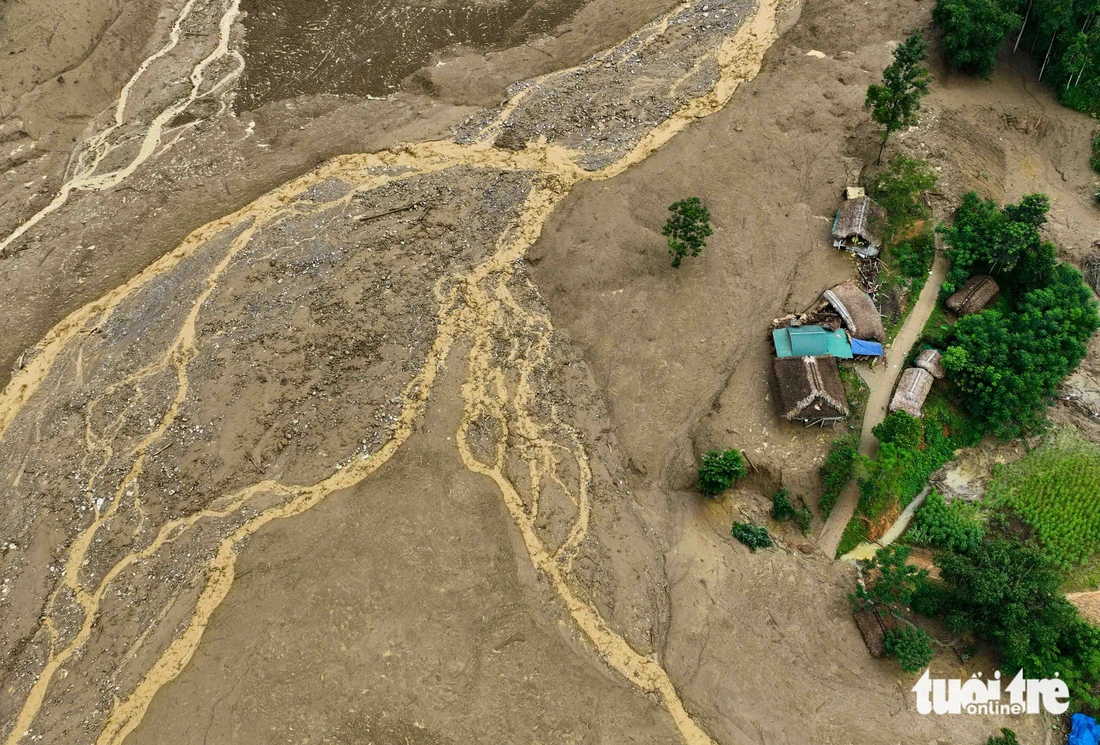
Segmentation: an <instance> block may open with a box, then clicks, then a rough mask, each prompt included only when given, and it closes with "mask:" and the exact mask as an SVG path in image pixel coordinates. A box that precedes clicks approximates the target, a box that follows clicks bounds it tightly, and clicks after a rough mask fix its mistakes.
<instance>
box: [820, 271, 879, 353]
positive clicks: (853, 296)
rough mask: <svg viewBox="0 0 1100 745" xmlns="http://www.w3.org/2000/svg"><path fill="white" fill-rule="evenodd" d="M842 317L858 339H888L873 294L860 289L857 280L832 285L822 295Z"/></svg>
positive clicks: (845, 324) (847, 327)
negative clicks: (872, 297)
mask: <svg viewBox="0 0 1100 745" xmlns="http://www.w3.org/2000/svg"><path fill="white" fill-rule="evenodd" d="M821 296H822V297H823V298H824V299H825V301H826V302H827V303H829V305H831V306H832V307H833V310H835V311H836V312H837V314H838V315H839V316H840V319H841V320H842V321H844V327H845V328H846V329H848V333H850V334H851V335H852V336H854V337H856V338H857V339H870V340H872V341H886V329H884V328H883V326H882V315H881V314H880V313H879V312H878V307H877V306H876V305H875V301H874V300H872V299H871V296H870V295H868V294H867V293H866V292H864V291H863V290H862V289H860V287H859V285H857V284H856V283H855V280H851V279H850V280H848V281H847V282H844V283H842V284H839V285H837V286H836V287H831V288H829V289H828V290H825V292H823V293H822V295H821Z"/></svg>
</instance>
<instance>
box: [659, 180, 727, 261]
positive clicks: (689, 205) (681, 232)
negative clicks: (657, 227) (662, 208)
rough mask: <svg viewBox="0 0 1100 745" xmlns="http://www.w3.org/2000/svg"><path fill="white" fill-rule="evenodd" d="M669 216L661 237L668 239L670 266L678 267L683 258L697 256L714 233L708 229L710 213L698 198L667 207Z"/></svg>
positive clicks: (683, 200) (682, 200)
mask: <svg viewBox="0 0 1100 745" xmlns="http://www.w3.org/2000/svg"><path fill="white" fill-rule="evenodd" d="M668 211H669V212H671V213H672V214H671V215H670V216H669V218H668V221H667V222H666V223H665V227H664V228H663V229H662V230H661V235H663V236H665V237H666V238H668V253H669V255H671V256H672V266H674V267H678V266H680V262H681V261H683V259H684V257H685V256H688V255H689V254H690V255H691V256H698V255H699V254H700V253H701V252H702V250H703V249H704V248H706V246H707V238H708V237H709V236H711V235H712V234H713V233H714V231H713V230H712V229H711V227H710V211H709V210H708V209H707V208H706V207H705V206H703V203H702V202H701V201H700V200H699V197H688V198H687V199H681V200H680V201H679V202H675V203H673V204H671V205H669V208H668Z"/></svg>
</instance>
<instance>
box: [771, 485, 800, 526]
mask: <svg viewBox="0 0 1100 745" xmlns="http://www.w3.org/2000/svg"><path fill="white" fill-rule="evenodd" d="M794 516H795V509H794V505H793V504H791V490H790V489H788V488H787V487H785V486H783V487H780V488H779V489H776V490H775V494H772V517H774V518H775V519H776V520H790V519H791V518H792V517H794Z"/></svg>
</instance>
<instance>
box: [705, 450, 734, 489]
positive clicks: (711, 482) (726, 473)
mask: <svg viewBox="0 0 1100 745" xmlns="http://www.w3.org/2000/svg"><path fill="white" fill-rule="evenodd" d="M744 476H745V459H744V457H743V456H742V455H741V451H739V450H732V449H731V450H711V451H710V452H709V453H706V454H705V455H704V456H703V461H702V463H700V464H699V491H701V492H703V494H705V495H706V496H708V497H716V496H718V495H719V494H721V493H722V492H724V491H725V490H726V489H729V488H730V487H731V486H733V482H735V481H737V480H738V479H740V478H744Z"/></svg>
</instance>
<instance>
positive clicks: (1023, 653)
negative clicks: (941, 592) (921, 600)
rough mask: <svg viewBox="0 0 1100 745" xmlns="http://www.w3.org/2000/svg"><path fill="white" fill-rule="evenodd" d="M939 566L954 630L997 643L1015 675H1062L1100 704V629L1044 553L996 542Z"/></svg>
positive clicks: (946, 557) (950, 556) (949, 556)
mask: <svg viewBox="0 0 1100 745" xmlns="http://www.w3.org/2000/svg"><path fill="white" fill-rule="evenodd" d="M936 565H937V566H939V568H940V574H941V577H942V579H943V581H944V582H945V583H946V586H947V593H946V595H945V597H944V601H943V602H944V609H945V610H946V616H945V619H944V620H945V623H946V624H947V627H948V629H949V630H951V631H952V632H954V633H959V632H969V633H973V634H975V635H977V636H979V637H981V638H983V639H985V640H987V641H990V642H993V643H994V644H996V645H997V646H998V647H999V648H1000V650H1001V653H1002V655H1003V656H1004V660H1005V665H1006V667H1007V668H1009V671H1010V673H1009V674H1010V675H1012V674H1015V672H1016V670H1018V669H1020V668H1023V670H1024V671H1025V673H1026V675H1027V677H1032V678H1043V677H1054V674H1055V673H1058V674H1059V675H1060V676H1061V677H1062V679H1063V680H1065V681H1066V683H1067V684H1068V685H1069V688H1070V691H1071V693H1072V694H1073V695H1074V696H1075V697H1077V698H1078V699H1080V700H1082V701H1084V702H1086V703H1090V704H1091V705H1093V706H1096V705H1097V704H1100V700H1098V699H1097V697H1096V694H1095V693H1094V688H1095V686H1096V685H1097V684H1098V683H1100V629H1097V628H1095V627H1093V626H1091V625H1089V624H1088V623H1086V622H1085V621H1083V620H1082V619H1081V616H1080V614H1079V613H1078V611H1077V609H1076V608H1075V607H1074V606H1073V605H1072V604H1071V603H1070V602H1069V601H1068V600H1066V599H1065V597H1064V596H1063V595H1062V594H1061V592H1060V591H1059V588H1058V584H1059V576H1058V573H1057V572H1056V571H1055V570H1054V568H1053V567H1052V566H1051V565H1050V564H1049V563H1048V562H1047V561H1046V559H1044V558H1043V557H1042V556H1041V555H1040V554H1039V553H1038V552H1037V551H1035V550H1033V549H1030V548H1027V547H1025V546H1022V545H1020V544H1019V543H1016V542H1014V541H988V542H985V543H983V544H981V545H980V546H978V547H976V548H975V549H974V550H972V551H970V552H969V553H967V554H955V553H949V552H945V553H943V554H940V555H939V556H937V557H936Z"/></svg>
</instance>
